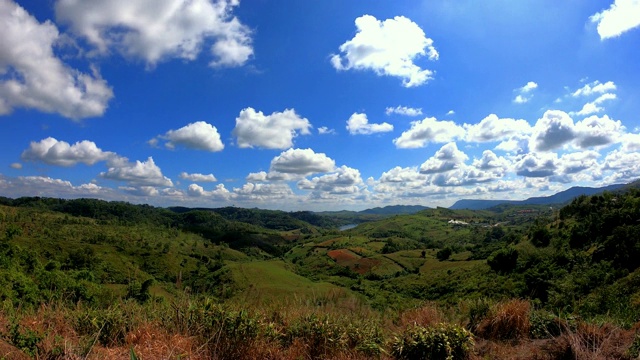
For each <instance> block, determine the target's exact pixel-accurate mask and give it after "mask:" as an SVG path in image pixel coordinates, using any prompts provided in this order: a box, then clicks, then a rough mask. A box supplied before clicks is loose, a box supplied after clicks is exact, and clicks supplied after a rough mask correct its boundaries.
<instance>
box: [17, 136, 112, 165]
mask: <svg viewBox="0 0 640 360" xmlns="http://www.w3.org/2000/svg"><path fill="white" fill-rule="evenodd" d="M117 157H118V156H117V155H116V154H115V153H113V152H110V151H102V150H101V149H100V148H98V146H96V144H95V143H94V142H92V141H87V140H83V141H79V142H76V143H75V144H73V145H70V144H69V143H67V142H65V141H58V140H56V139H54V138H52V137H48V138H46V139H42V140H40V141H39V142H35V141H32V142H31V144H30V145H29V148H28V149H27V150H25V151H23V152H22V156H21V158H22V160H25V161H39V162H43V163H46V164H50V165H57V166H74V165H76V164H78V163H83V164H86V165H93V164H95V163H97V162H99V161H107V160H112V159H115V158H117Z"/></svg>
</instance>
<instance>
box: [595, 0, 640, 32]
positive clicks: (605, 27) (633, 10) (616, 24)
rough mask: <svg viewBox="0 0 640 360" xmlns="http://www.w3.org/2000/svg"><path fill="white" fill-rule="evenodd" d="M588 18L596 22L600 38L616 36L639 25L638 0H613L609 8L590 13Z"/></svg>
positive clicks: (639, 2)
mask: <svg viewBox="0 0 640 360" xmlns="http://www.w3.org/2000/svg"><path fill="white" fill-rule="evenodd" d="M589 19H590V20H591V22H594V23H597V24H598V35H600V39H601V40H605V39H609V38H614V37H618V36H620V35H622V33H624V32H627V31H629V30H631V29H633V28H635V27H638V26H640V1H638V0H615V1H614V2H613V4H611V7H609V9H607V10H603V11H601V12H599V13H597V14H595V15H592V16H591V17H590V18H589Z"/></svg>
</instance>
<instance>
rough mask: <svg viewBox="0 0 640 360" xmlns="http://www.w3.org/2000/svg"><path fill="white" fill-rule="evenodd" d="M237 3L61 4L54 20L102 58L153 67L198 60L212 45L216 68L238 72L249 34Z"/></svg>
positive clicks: (143, 0) (82, 0)
mask: <svg viewBox="0 0 640 360" xmlns="http://www.w3.org/2000/svg"><path fill="white" fill-rule="evenodd" d="M239 3H240V2H239V1H237V0H191V1H184V0H137V1H130V0H109V1H102V0H58V1H57V2H56V4H55V11H56V18H57V19H58V20H59V21H60V22H62V23H65V24H68V25H69V26H70V28H71V30H72V31H73V32H74V33H75V34H77V35H79V36H82V37H84V38H85V39H86V40H87V41H88V42H89V43H90V44H92V45H93V46H95V47H96V48H97V51H98V52H99V53H101V54H106V53H108V52H109V51H110V50H115V51H117V52H119V53H121V54H123V55H124V56H126V57H129V58H136V59H142V60H144V61H145V62H146V63H147V64H148V65H149V66H154V65H155V64H156V63H158V62H160V61H162V60H165V59H167V58H181V59H185V60H194V59H196V58H197V57H198V55H199V53H200V51H201V49H202V48H203V47H204V46H207V45H208V44H211V43H213V44H212V45H211V48H210V52H211V55H212V56H213V60H212V61H211V63H210V64H211V65H212V66H240V65H242V64H244V63H245V62H246V61H247V60H248V59H249V58H250V57H251V55H252V54H253V48H252V46H251V31H250V30H249V29H248V28H247V27H246V26H245V25H243V24H242V23H241V22H240V21H239V20H238V19H237V18H236V17H235V16H233V15H232V13H233V10H234V7H236V6H238V5H239Z"/></svg>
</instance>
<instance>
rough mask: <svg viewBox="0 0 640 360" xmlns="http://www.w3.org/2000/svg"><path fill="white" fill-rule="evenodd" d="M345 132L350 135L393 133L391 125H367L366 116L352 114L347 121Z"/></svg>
mask: <svg viewBox="0 0 640 360" xmlns="http://www.w3.org/2000/svg"><path fill="white" fill-rule="evenodd" d="M347 130H349V134H351V135H371V134H375V133H382V132H389V131H393V125H391V124H389V123H386V122H385V123H382V124H369V120H368V119H367V114H360V113H353V115H351V117H349V120H347Z"/></svg>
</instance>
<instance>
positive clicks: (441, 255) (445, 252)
mask: <svg viewBox="0 0 640 360" xmlns="http://www.w3.org/2000/svg"><path fill="white" fill-rule="evenodd" d="M451 254H453V250H451V248H448V247H446V248H444V249H440V250H438V252H437V253H436V258H437V259H438V260H440V261H445V260H447V259H449V257H451Z"/></svg>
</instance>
